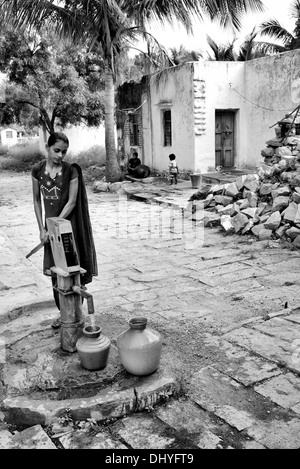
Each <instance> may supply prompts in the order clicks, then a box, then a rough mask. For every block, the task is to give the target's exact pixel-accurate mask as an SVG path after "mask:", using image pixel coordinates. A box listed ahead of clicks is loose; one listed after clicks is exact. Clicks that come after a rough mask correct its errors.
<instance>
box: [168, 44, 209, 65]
mask: <svg viewBox="0 0 300 469" xmlns="http://www.w3.org/2000/svg"><path fill="white" fill-rule="evenodd" d="M201 57H203V52H202V51H195V50H188V49H186V48H185V47H184V45H183V44H181V45H180V46H179V47H178V48H176V47H172V48H171V49H170V59H171V61H172V62H173V64H174V65H179V64H183V63H185V62H197V61H198V60H199V58H201Z"/></svg>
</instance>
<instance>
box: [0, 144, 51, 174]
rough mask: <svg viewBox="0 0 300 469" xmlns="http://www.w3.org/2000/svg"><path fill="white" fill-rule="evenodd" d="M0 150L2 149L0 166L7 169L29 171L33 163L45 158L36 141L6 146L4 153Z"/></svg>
mask: <svg viewBox="0 0 300 469" xmlns="http://www.w3.org/2000/svg"><path fill="white" fill-rule="evenodd" d="M2 148H4V147H2ZM1 150H2V149H0V155H1V159H0V168H1V169H4V170H7V171H17V172H22V171H30V170H31V168H32V166H33V165H34V164H35V163H38V162H39V161H41V160H42V159H43V158H45V156H44V155H43V153H42V152H41V151H40V149H39V144H38V143H34V144H29V145H27V146H24V144H21V145H14V146H12V147H9V148H6V152H5V153H3V152H2V151H1Z"/></svg>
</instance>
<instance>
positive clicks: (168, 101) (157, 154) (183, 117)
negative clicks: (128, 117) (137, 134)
mask: <svg viewBox="0 0 300 469" xmlns="http://www.w3.org/2000/svg"><path fill="white" fill-rule="evenodd" d="M142 100H146V102H145V104H144V105H143V132H144V152H145V164H146V165H148V166H150V167H151V168H153V169H156V170H159V171H162V170H167V169H168V164H169V158H168V157H169V154H170V153H174V154H175V155H176V157H177V163H178V166H179V170H180V171H184V170H188V169H189V168H191V166H192V165H193V160H194V153H195V146H194V145H195V142H194V126H193V105H194V104H193V100H194V98H193V71H192V69H191V68H190V67H183V66H181V67H176V69H174V70H172V69H171V70H169V71H168V72H165V73H163V75H162V76H161V78H160V81H159V85H158V86H157V85H156V82H155V80H154V79H153V78H152V79H151V95H150V97H149V95H147V94H145V95H143V98H142ZM163 109H171V116H172V146H166V147H165V146H164V142H163V124H162V110H163Z"/></svg>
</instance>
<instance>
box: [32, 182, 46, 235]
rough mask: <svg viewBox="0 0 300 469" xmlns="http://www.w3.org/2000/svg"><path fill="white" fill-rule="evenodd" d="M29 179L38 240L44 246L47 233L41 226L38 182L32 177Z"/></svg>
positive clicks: (42, 225) (40, 202) (41, 217)
mask: <svg viewBox="0 0 300 469" xmlns="http://www.w3.org/2000/svg"><path fill="white" fill-rule="evenodd" d="M31 179H32V195H33V207H34V212H35V216H36V220H37V224H38V227H39V230H40V240H41V242H42V243H43V244H45V243H46V242H47V241H48V233H47V230H46V229H45V227H44V224H43V215H42V201H41V192H40V186H39V182H38V180H37V179H35V178H34V177H31Z"/></svg>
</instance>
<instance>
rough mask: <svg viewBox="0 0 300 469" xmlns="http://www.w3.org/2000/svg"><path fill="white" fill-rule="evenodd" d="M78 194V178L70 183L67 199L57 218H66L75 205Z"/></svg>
mask: <svg viewBox="0 0 300 469" xmlns="http://www.w3.org/2000/svg"><path fill="white" fill-rule="evenodd" d="M77 193H78V177H76V178H75V179H72V180H71V181H70V187H69V199H68V202H67V203H66V205H65V206H64V208H63V209H62V211H61V212H60V214H59V217H62V218H66V217H67V216H68V215H70V213H71V212H72V210H73V208H74V207H75V205H76V200H77Z"/></svg>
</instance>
